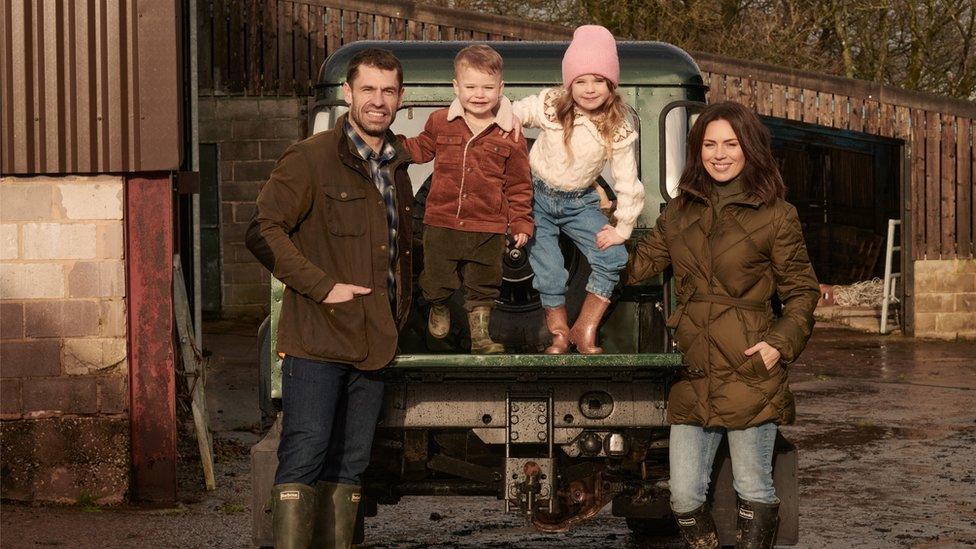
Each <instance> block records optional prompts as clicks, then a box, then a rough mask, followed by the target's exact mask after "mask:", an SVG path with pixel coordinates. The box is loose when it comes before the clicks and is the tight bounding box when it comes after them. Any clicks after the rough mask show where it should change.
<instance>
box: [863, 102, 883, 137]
mask: <svg viewBox="0 0 976 549" xmlns="http://www.w3.org/2000/svg"><path fill="white" fill-rule="evenodd" d="M878 107H879V105H878V102H877V101H872V100H870V99H869V100H867V101H865V102H864V131H865V132H867V133H872V134H875V135H878V133H879V132H880V131H881V121H880V119H879V114H878Z"/></svg>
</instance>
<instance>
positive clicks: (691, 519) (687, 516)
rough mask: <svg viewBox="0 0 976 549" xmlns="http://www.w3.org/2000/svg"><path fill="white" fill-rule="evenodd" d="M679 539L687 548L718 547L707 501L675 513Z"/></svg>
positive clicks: (716, 535) (709, 548)
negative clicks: (691, 509) (689, 509)
mask: <svg viewBox="0 0 976 549" xmlns="http://www.w3.org/2000/svg"><path fill="white" fill-rule="evenodd" d="M674 518H675V519H676V520H677V521H678V530H679V531H680V532H681V539H682V540H683V541H684V542H685V547H687V548H688V549H718V532H717V531H716V530H715V521H714V520H713V519H712V511H711V509H709V508H708V504H707V503H703V504H702V506H701V507H699V508H698V509H695V510H694V511H691V512H689V513H675V514H674Z"/></svg>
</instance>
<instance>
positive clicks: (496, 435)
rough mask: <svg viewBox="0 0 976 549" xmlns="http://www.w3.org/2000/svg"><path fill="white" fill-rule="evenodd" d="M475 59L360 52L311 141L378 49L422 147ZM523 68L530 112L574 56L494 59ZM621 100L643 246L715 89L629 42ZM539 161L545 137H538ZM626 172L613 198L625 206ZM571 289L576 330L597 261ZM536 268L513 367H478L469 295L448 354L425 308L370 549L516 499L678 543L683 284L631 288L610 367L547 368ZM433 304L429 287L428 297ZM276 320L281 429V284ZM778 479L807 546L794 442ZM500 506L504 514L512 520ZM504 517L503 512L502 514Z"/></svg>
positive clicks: (611, 320) (516, 264)
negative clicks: (475, 507)
mask: <svg viewBox="0 0 976 549" xmlns="http://www.w3.org/2000/svg"><path fill="white" fill-rule="evenodd" d="M467 45H469V43H467V42H372V41H363V42H356V43H353V44H349V45H347V46H344V47H343V48H341V49H339V50H338V51H336V52H335V53H334V54H333V55H332V56H330V57H329V58H328V59H327V60H326V61H325V63H324V64H323V66H322V68H321V71H320V73H319V77H318V84H317V86H316V94H315V97H314V100H313V101H312V103H311V106H310V112H309V127H310V128H311V133H315V132H319V131H322V130H326V129H329V128H331V127H332V125H333V123H334V122H335V121H336V119H337V118H338V117H339V116H340V115H341V114H342V113H344V112H345V111H346V105H345V102H344V101H343V97H342V89H341V86H342V83H343V81H344V80H345V73H346V64H347V62H348V61H349V59H350V58H351V57H352V56H353V55H354V54H355V53H357V52H358V51H361V50H362V49H365V48H369V47H382V48H385V49H388V50H391V51H392V52H393V53H394V54H396V56H397V57H398V58H399V59H400V61H401V62H402V64H403V72H404V87H405V92H404V100H403V107H402V108H401V109H400V111H399V112H398V113H397V117H396V121H395V122H394V124H393V126H392V128H391V129H392V130H393V131H394V133H398V134H404V135H407V136H413V135H416V134H418V133H419V132H420V131H421V130H422V129H423V127H424V124H425V122H426V121H427V117H428V115H430V113H431V112H433V111H434V110H436V109H439V108H442V107H445V106H447V105H449V104H450V103H451V101H452V100H453V99H454V92H453V88H452V86H451V80H452V78H453V77H454V72H453V59H454V56H455V54H456V53H457V52H458V51H459V50H460V49H461V48H463V47H465V46H467ZM491 46H492V47H493V48H495V49H496V50H497V51H498V52H499V53H500V54H501V55H502V57H503V59H504V61H505V69H504V80H505V94H506V95H507V96H508V97H509V98H510V99H512V100H516V99H520V98H522V97H526V96H528V95H530V94H534V93H538V92H539V90H540V89H541V88H543V87H548V86H553V85H559V84H560V83H561V80H562V77H561V73H560V66H561V59H562V56H563V53H564V51H565V49H566V47H567V44H566V43H557V42H493V43H491ZM618 53H619V57H620V67H621V73H620V86H619V88H618V92H619V93H620V94H621V96H622V97H623V98H624V99H625V100H626V102H627V104H628V106H629V107H630V115H631V116H632V118H633V122H634V125H635V127H636V128H638V130H639V139H638V141H637V143H636V144H635V146H636V147H638V149H639V151H638V152H639V154H638V164H639V166H638V168H639V172H640V178H641V181H643V183H644V186H645V193H646V198H645V205H644V211H643V212H642V214H641V215H640V217H639V218H638V221H637V227H636V229H635V230H634V233H633V236H632V237H631V242H634V241H636V240H637V239H639V238H640V236H641V235H642V234H643V233H644V232H645V231H647V230H648V229H649V228H650V227H652V226H653V225H654V222H655V220H656V219H657V216H658V214H659V212H660V211H661V208H662V207H663V204H664V203H665V202H666V201H668V200H669V199H670V198H671V197H672V196H673V195H674V193H675V189H676V186H677V182H678V177H679V175H680V173H681V169H682V167H683V165H684V162H685V152H686V151H685V148H686V137H687V133H688V130H689V128H690V124H691V123H692V122H693V119H694V116H695V113H696V112H697V111H698V110H700V108H701V107H702V106H703V105H704V101H705V91H706V87H705V85H704V83H703V81H702V76H701V73H700V71H699V70H698V67H697V65H696V64H695V62H694V60H693V59H692V58H691V57H690V56H689V55H688V54H687V53H685V52H684V51H682V50H681V49H679V48H676V47H674V46H671V45H669V44H664V43H660V42H621V43H619V45H618ZM525 133H526V137H527V138H528V140H529V143H530V146H531V143H532V139H533V138H534V137H535V135H536V133H535V130H526V132H525ZM409 173H410V177H411V179H412V181H413V186H414V191H415V207H414V208H413V209H412V210H413V212H414V216H415V223H414V227H415V228H416V229H415V230H416V231H417V234H416V235H415V237H416V238H415V239H414V241H415V242H416V243H418V244H417V246H418V248H417V249H416V250H415V255H414V257H415V258H416V259H415V261H414V264H415V266H416V269H415V270H416V272H415V273H414V276H418V275H419V270H420V269H419V267H420V265H422V261H421V260H420V258H421V257H422V256H421V254H422V250H421V249H420V248H419V242H420V233H419V231H421V230H422V228H423V225H422V223H421V221H422V219H423V212H424V200H425V198H426V196H427V191H428V188H429V186H430V176H431V173H432V165H431V164H425V165H414V166H411V167H410V169H409ZM611 177H612V176H611V175H610V173H609V170H605V172H604V173H603V174H602V176H601V180H599V181H598V183H599V184H600V185H601V186H603V187H604V190H605V191H607V194H608V196H609V198H611V199H612V198H613V191H612V185H611V184H609V183H608V182H611V181H612V180H611ZM563 244H564V245H563V246H562V249H563V253H564V256H565V261H566V266H567V269H568V270H569V272H570V282H569V291H568V294H567V307H568V310H569V317H570V321H572V320H573V319H574V318H575V315H576V314H577V313H578V311H579V308H580V306H581V303H582V300H583V297H584V293H585V291H584V286H585V284H586V279H587V276H588V273H589V267H588V265H587V263H586V259H585V257H584V256H583V255H582V254H581V253H579V252H578V251H577V249H576V247H575V246H574V245H572V244H571V243H570V242H569V241H568V240H567V241H566V242H564V243H563ZM532 277H533V274H532V270H531V268H530V266H529V264H528V257H527V255H526V254H525V253H524V252H523V251H522V250H520V249H516V248H514V247H513V246H509V247H508V248H507V250H506V255H505V257H504V279H503V283H502V292H501V296H500V297H499V299H498V302H497V304H496V306H495V308H494V311H493V313H492V319H491V333H492V338H493V339H495V340H496V341H499V342H501V343H504V344H505V346H506V349H507V351H508V353H509V354H503V355H471V354H469V353H468V350H467V346H468V344H469V342H468V340H467V336H468V334H467V323H466V322H464V321H463V319H464V311H463V308H462V302H461V299H460V296H457V295H456V296H455V300H454V301H453V302H452V304H451V309H452V316H453V317H454V319H453V321H452V326H453V328H452V330H453V331H452V332H451V334H449V336H448V338H447V339H446V340H436V339H434V338H432V337H429V334H427V333H426V325H427V323H426V305H425V304H424V303H423V302H422V298H421V297H420V296H419V292H418V296H417V299H415V305H414V311H413V312H412V315H411V320H410V321H409V323H408V326H407V329H406V330H405V332H404V333H403V334H402V335H401V338H400V348H399V354H398V356H397V358H396V360H395V362H394V363H393V365H391V366H390V367H389V368H387V369H386V370H385V371H384V376H385V380H386V382H387V386H386V395H385V402H384V407H383V412H382V414H381V418H380V423H379V425H378V428H377V432H376V438H375V440H374V444H373V455H372V462H371V465H370V467H369V469H368V471H367V472H366V475H365V480H364V484H365V486H364V494H365V498H364V504H363V505H361V506H360V515H361V520H360V521H359V524H358V528H357V530H358V538H359V539H360V540H361V539H362V532H363V524H364V522H363V521H364V520H365V518H366V517H370V516H375V514H376V510H377V505H378V504H381V505H382V504H396V503H398V502H399V500H400V498H401V497H402V496H411V495H435V496H445V497H449V496H458V495H481V496H495V497H497V498H498V499H500V500H502V502H503V503H504V509H505V511H507V512H517V513H519V514H521V515H523V516H525V517H526V519H527V520H529V521H530V522H531V523H532V524H533V525H534V526H535V527H536V528H538V529H539V530H542V531H546V532H557V531H565V530H567V529H569V528H571V527H572V526H573V525H575V524H578V523H580V522H583V521H585V520H586V519H587V518H589V517H592V516H593V515H595V514H596V513H597V512H599V511H600V510H601V509H602V508H603V507H605V506H606V505H607V504H610V505H612V510H613V514H614V515H616V516H620V517H623V518H625V519H626V521H627V524H628V525H629V526H630V528H631V530H632V531H633V532H634V535H635V537H637V538H640V539H646V538H653V537H657V536H662V535H665V536H667V535H671V534H673V533H674V531H675V526H674V524H673V518H672V517H671V513H670V508H669V504H668V495H669V493H668V429H669V428H668V423H667V413H666V412H667V393H668V386H669V383H670V381H671V379H672V378H673V376H674V375H675V373H676V372H677V370H678V368H680V364H681V357H680V355H679V354H677V353H676V352H675V350H674V348H673V344H672V342H671V339H670V336H669V333H668V330H667V328H666V327H665V318H666V317H667V314H668V313H669V309H670V306H671V301H672V296H671V292H670V290H669V287H668V277H667V276H664V277H661V278H659V279H658V280H651V281H647V282H646V283H644V284H643V285H640V286H621V287H618V288H617V290H616V292H615V295H614V299H613V303H612V305H611V309H610V311H609V312H608V314H607V315H606V317H605V319H604V323H603V325H602V327H601V332H600V341H601V342H602V345H603V346H604V348H605V353H606V354H602V355H580V354H567V355H546V354H542V352H541V351H542V349H543V348H544V347H545V346H546V344H547V343H548V338H549V333H548V330H547V329H546V327H545V320H544V316H543V311H542V306H541V304H540V302H539V296H538V294H537V292H535V291H534V289H533V287H532ZM415 287H416V285H415ZM270 294H271V315H270V316H269V318H268V319H267V320H266V321H265V323H264V324H263V325H262V327H261V330H260V331H259V341H260V343H261V345H260V361H261V408H262V411H263V413H264V414H265V417H266V418H268V423H269V424H270V423H272V421H273V420H274V418H275V416H276V404H277V403H276V401H277V400H278V399H280V396H281V377H280V359H279V357H278V356H277V354H276V353H275V352H274V348H275V345H274V342H275V339H276V332H277V317H278V312H279V310H280V306H281V297H282V285H281V283H280V282H278V281H273V282H272V285H271V288H270ZM279 435H280V420H279V421H277V422H274V425H272V426H271V428H270V430H269V432H268V434H267V436H266V437H265V438H264V439H263V440H262V441H261V442H260V443H258V444H257V445H255V446H254V447H253V448H252V450H251V469H252V489H253V498H254V499H253V505H252V513H253V516H252V520H253V541H254V543H255V545H258V546H270V545H271V540H272V538H271V520H270V518H271V515H270V502H269V498H270V493H271V486H272V482H273V476H274V471H275V467H276V465H277V458H276V455H275V450H276V448H277V445H278V439H279ZM727 456H728V452H727V449H725V450H723V449H720V450H719V455H718V456H717V457H716V461H715V473H714V477H713V478H714V480H713V482H712V487H713V488H712V490H713V494H712V498H713V501H712V505H713V509H714V512H715V517H716V525H717V527H718V530H719V536H720V541H721V542H722V543H723V544H732V543H734V541H735V516H734V509H735V493H734V491H733V490H732V486H731V466H730V463H729V460H728V457H727ZM774 480H775V484H776V491H777V495H778V496H779V497H780V499H781V500H782V505H781V507H780V527H779V535H778V540H777V543H779V544H795V543H796V540H797V530H798V518H797V515H798V502H797V486H796V451H795V449H794V448H793V446H792V445H790V444H789V443H788V442H787V441H786V440H785V439H784V438H782V436H780V438H779V440H778V441H777V445H776V457H775V460H774ZM500 507H502V506H501V505H500ZM499 512H501V509H499Z"/></svg>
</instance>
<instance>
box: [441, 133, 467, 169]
mask: <svg viewBox="0 0 976 549" xmlns="http://www.w3.org/2000/svg"><path fill="white" fill-rule="evenodd" d="M435 152H436V153H437V156H436V157H435V163H436V164H460V163H461V160H462V157H463V156H464V138H463V137H461V136H460V135H438V136H437V145H436V149H435Z"/></svg>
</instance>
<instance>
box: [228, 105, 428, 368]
mask: <svg viewBox="0 0 976 549" xmlns="http://www.w3.org/2000/svg"><path fill="white" fill-rule="evenodd" d="M344 124H345V117H341V118H340V119H339V120H338V121H337V122H336V125H335V128H333V129H331V130H329V131H325V132H322V133H319V134H316V135H314V136H312V137H310V138H308V139H305V140H304V141H300V142H298V143H296V144H294V145H292V146H291V147H289V148H288V150H286V151H285V153H284V154H283V155H282V156H281V158H280V159H279V160H278V164H277V165H276V166H275V169H274V171H273V172H272V173H271V177H270V179H268V181H267V182H266V183H265V184H264V186H262V187H261V191H260V193H259V194H258V199H257V213H256V214H255V217H254V219H253V220H252V221H251V225H250V226H249V227H248V229H247V236H246V244H247V248H248V249H249V250H251V253H253V254H254V256H255V257H256V258H257V259H258V261H260V262H261V264H262V265H264V266H265V267H266V268H267V269H268V270H270V271H271V272H272V274H274V276H275V277H276V278H278V279H279V280H281V281H282V282H284V284H285V285H286V286H287V287H286V289H285V295H284V301H283V303H282V307H281V319H280V320H279V324H278V352H281V353H286V354H289V355H293V356H297V357H303V358H310V359H313V360H319V361H326V362H340V363H345V364H351V365H353V366H355V367H356V368H358V369H361V370H376V369H379V368H382V367H384V366H386V365H387V364H389V363H390V361H392V360H393V357H394V355H395V354H396V348H397V336H398V332H399V329H401V328H402V327H403V325H404V323H405V322H406V318H407V313H408V312H409V311H410V300H411V295H412V288H411V280H412V279H411V273H412V269H411V256H410V246H411V238H412V235H413V231H412V229H411V213H410V208H411V206H412V205H413V191H412V188H411V186H410V179H409V178H408V176H407V165H408V163H409V155H408V154H407V152H406V151H404V150H403V149H402V148H401V147H400V146H397V155H396V157H395V158H394V159H393V160H392V161H391V162H392V163H393V165H392V169H393V170H394V179H395V187H396V203H397V204H396V205H397V214H398V215H399V221H398V231H397V246H398V249H399V256H398V258H397V262H396V269H395V274H396V280H397V296H396V304H397V306H396V310H397V318H393V313H392V311H391V309H390V300H389V297H388V296H387V295H386V294H387V280H386V278H387V272H388V267H389V264H390V261H389V251H388V250H387V247H388V246H389V228H388V225H387V220H386V203H385V202H384V201H383V197H382V196H381V195H380V193H379V191H378V190H377V189H376V185H374V184H373V181H372V179H371V177H370V174H369V168H368V167H367V165H366V162H365V161H364V160H363V159H362V158H360V157H359V156H358V155H357V154H355V153H353V151H352V145H351V144H350V143H349V139H348V138H347V137H346V134H345V131H344V130H343V125H344ZM388 139H394V138H393V135H392V134H388ZM339 282H341V283H345V284H356V285H358V286H365V287H367V288H372V290H373V291H372V292H371V293H369V294H367V295H363V296H358V297H355V298H353V299H352V300H350V301H346V302H344V303H323V300H324V299H325V297H326V296H327V295H328V294H329V292H330V291H331V290H332V287H333V286H335V284H336V283H339Z"/></svg>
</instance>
